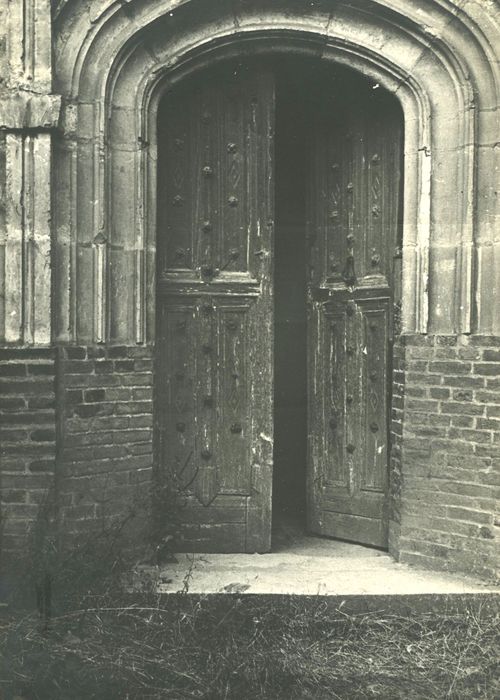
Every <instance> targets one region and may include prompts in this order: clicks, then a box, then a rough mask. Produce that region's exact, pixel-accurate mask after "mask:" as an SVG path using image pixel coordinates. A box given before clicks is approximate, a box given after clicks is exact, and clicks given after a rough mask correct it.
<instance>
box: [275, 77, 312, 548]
mask: <svg viewBox="0 0 500 700" xmlns="http://www.w3.org/2000/svg"><path fill="white" fill-rule="evenodd" d="M277 77H278V80H277V85H276V128H275V158H276V160H275V163H276V170H275V183H276V185H275V187H276V189H275V213H276V229H275V231H276V233H275V254H274V261H275V262H274V264H275V268H274V282H275V286H274V294H275V307H274V309H275V354H274V376H275V385H274V390H275V409H274V411H275V413H274V417H275V420H274V444H275V449H274V477H273V493H274V496H273V530H274V536H275V538H276V537H279V536H280V534H283V529H284V528H285V529H289V528H293V529H294V530H296V529H300V530H303V529H305V516H306V462H307V454H306V453H307V411H306V406H307V400H306V399H307V383H306V368H307V362H306V339H307V331H306V261H305V187H304V184H305V183H304V164H305V163H304V161H305V150H304V149H305V132H304V127H305V114H306V110H305V104H304V92H303V85H300V82H301V81H298V80H297V73H296V72H295V71H293V70H290V69H288V70H287V69H284V70H281V71H279V73H278V76H277Z"/></svg>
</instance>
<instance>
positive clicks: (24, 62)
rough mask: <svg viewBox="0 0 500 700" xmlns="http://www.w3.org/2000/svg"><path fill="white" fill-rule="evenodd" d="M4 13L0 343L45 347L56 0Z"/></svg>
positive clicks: (24, 0) (37, 0)
mask: <svg viewBox="0 0 500 700" xmlns="http://www.w3.org/2000/svg"><path fill="white" fill-rule="evenodd" d="M3 13H4V16H3V17H2V20H3V26H4V28H5V32H6V40H5V65H4V67H3V68H4V83H3V86H2V88H1V89H0V131H2V132H3V133H4V139H3V145H4V149H5V150H4V153H5V157H4V161H3V164H4V167H5V188H6V189H5V202H6V207H5V220H4V222H3V223H2V224H0V229H3V230H0V247H3V248H4V253H5V255H4V264H3V270H0V299H3V304H2V303H1V302H0V306H1V307H2V308H0V325H1V327H0V342H6V343H23V344H47V343H50V340H51V291H52V290H51V286H52V280H51V263H50V255H51V133H50V132H51V130H53V129H54V128H56V127H57V125H58V119H59V110H60V103H61V99H60V97H59V96H58V95H53V94H51V87H52V75H51V70H52V66H51V51H52V46H51V22H50V1H49V0H19V1H18V2H11V3H8V4H7V7H6V8H5V9H4V10H3ZM20 37H21V40H20ZM2 273H3V274H2Z"/></svg>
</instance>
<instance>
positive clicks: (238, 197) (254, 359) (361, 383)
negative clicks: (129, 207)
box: [156, 57, 403, 551]
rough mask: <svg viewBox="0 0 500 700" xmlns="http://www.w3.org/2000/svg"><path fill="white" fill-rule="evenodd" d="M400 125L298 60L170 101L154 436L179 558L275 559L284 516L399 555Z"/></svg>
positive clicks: (269, 64)
mask: <svg viewBox="0 0 500 700" xmlns="http://www.w3.org/2000/svg"><path fill="white" fill-rule="evenodd" d="M402 121H403V120H402V114H401V110H400V108H399V105H398V103H397V101H396V100H395V98H393V97H392V96H390V95H389V94H387V93H386V92H385V91H383V90H382V89H381V88H380V87H379V86H378V85H377V84H374V83H373V82H371V83H370V82H369V81H367V80H366V79H364V78H362V77H361V76H359V75H358V74H356V73H355V72H354V71H351V70H349V69H346V68H335V67H332V66H331V65H330V66H324V65H322V64H321V63H320V62H318V61H316V60H314V59H310V60H309V59H308V60H305V59H304V58H301V59H300V60H299V59H291V58H286V59H285V58H284V57H281V58H280V59H277V58H273V59H271V58H267V59H262V58H261V59H259V60H252V61H250V60H246V61H241V60H233V61H228V62H226V63H224V64H222V65H220V66H218V67H217V68H212V69H210V70H205V71H203V72H201V73H198V74H197V75H195V76H194V77H191V78H190V79H188V80H186V81H183V82H182V84H181V85H179V86H177V87H175V88H173V89H172V90H170V91H169V92H167V93H166V94H165V95H164V97H163V98H162V102H161V104H160V108H159V112H158V135H159V138H158V145H159V151H158V155H159V160H158V163H159V166H158V253H157V260H158V268H157V270H158V283H157V354H158V373H157V377H156V394H157V406H158V420H157V424H158V426H159V445H160V448H159V464H160V468H161V469H162V470H163V471H164V472H165V474H166V475H167V477H168V479H169V481H170V485H171V488H172V489H173V490H174V492H175V493H176V494H177V496H178V500H179V504H180V513H181V519H182V520H183V543H182V545H181V546H182V547H183V548H185V549H192V550H198V551H267V550H268V549H269V547H270V544H271V524H272V518H273V516H274V519H275V523H276V522H277V521H279V519H280V518H283V517H285V518H293V519H294V520H295V521H297V522H301V523H303V525H304V526H307V528H308V529H309V530H310V531H311V532H314V533H317V534H322V535H326V536H333V537H341V538H345V539H350V540H354V541H358V542H363V543H365V544H372V545H376V546H382V547H384V546H386V545H387V489H388V457H389V427H388V423H389V419H390V398H389V397H390V391H389V385H390V377H391V342H392V335H393V333H392V331H393V327H394V309H397V308H398V302H399V297H400V273H401V270H400V243H401V241H400V231H401V226H400V221H401V216H400V208H401V202H402V198H401V192H400V188H401V181H402V178H401V159H402V150H401V145H402V129H403V125H402ZM273 435H274V441H273ZM271 465H272V468H271Z"/></svg>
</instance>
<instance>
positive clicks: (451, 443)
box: [391, 336, 500, 578]
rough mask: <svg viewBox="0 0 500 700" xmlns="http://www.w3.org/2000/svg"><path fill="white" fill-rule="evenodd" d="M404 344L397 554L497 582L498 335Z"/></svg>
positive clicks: (422, 339) (418, 339) (499, 489)
mask: <svg viewBox="0 0 500 700" xmlns="http://www.w3.org/2000/svg"><path fill="white" fill-rule="evenodd" d="M401 344H402V346H404V355H405V360H404V366H405V387H404V408H403V431H402V432H403V436H402V444H401V467H402V483H401V501H400V509H401V526H400V530H399V528H398V526H397V522H395V523H393V541H392V543H391V548H392V550H393V551H396V550H397V553H398V556H399V558H400V559H401V560H402V561H406V562H410V563H414V564H418V565H420V566H427V567H429V568H435V569H436V568H439V569H449V570H457V571H463V572H467V573H474V574H478V575H480V576H483V577H486V578H490V577H495V576H497V575H498V570H499V564H500V558H499V544H498V543H499V535H500V527H499V526H500V521H499V516H498V513H497V510H498V497H499V495H500V339H499V338H492V337H485V336H461V337H458V338H456V337H451V336H406V337H404V338H402V339H401ZM397 376H398V374H397V373H396V377H397ZM396 386H397V385H396ZM400 406H401V401H400V399H397V405H396V406H395V416H396V417H397V418H398V420H399V418H400ZM396 430H399V428H396ZM393 471H394V469H393Z"/></svg>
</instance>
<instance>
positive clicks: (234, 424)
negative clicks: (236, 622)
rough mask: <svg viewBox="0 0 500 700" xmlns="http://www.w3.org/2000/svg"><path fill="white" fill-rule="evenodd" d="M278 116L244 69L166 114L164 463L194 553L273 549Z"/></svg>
mask: <svg viewBox="0 0 500 700" xmlns="http://www.w3.org/2000/svg"><path fill="white" fill-rule="evenodd" d="M273 120H274V80H273V77H272V75H271V74H270V73H269V72H267V71H266V70H263V69H260V68H258V67H255V68H251V67H246V68H242V67H241V66H239V65H237V64H234V65H233V64H231V65H226V66H224V67H222V68H220V69H218V70H217V71H211V72H210V73H209V75H206V74H203V75H201V76H200V77H199V78H197V79H191V80H190V81H188V82H187V83H186V86H185V87H182V88H177V89H175V91H172V93H167V94H166V95H165V97H164V98H163V101H162V104H161V107H160V110H159V118H158V132H159V151H158V181H159V186H158V199H159V207H158V252H157V258H158V296H157V299H158V302H157V303H158V312H157V319H158V324H157V327H158V330H157V347H158V367H157V380H156V388H157V391H156V396H157V421H158V426H157V427H158V434H159V461H160V469H161V471H162V472H163V473H164V474H165V475H166V477H167V480H168V482H169V484H170V489H171V492H172V491H173V493H174V496H175V498H176V500H177V512H178V516H179V519H180V521H181V522H182V528H181V530H182V538H181V541H180V542H179V546H180V547H182V548H186V549H187V550H190V551H205V552H207V551H208V552H209V551H218V552H229V551H247V552H254V551H267V550H268V549H269V548H270V536H271V484H272V435H273V425H272V393H273V389H272V366H273V363H272V323H273V322H272V286H271V260H272V250H271V246H272V228H273V182H272V174H273V163H272V160H273V147H272V144H273Z"/></svg>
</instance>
